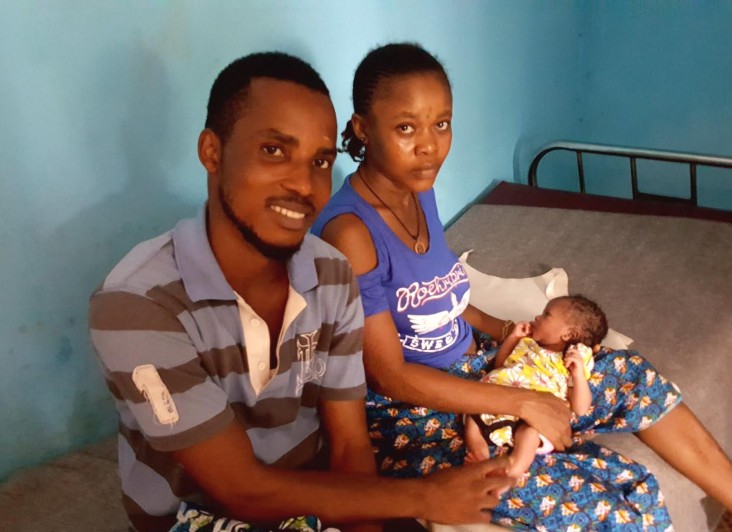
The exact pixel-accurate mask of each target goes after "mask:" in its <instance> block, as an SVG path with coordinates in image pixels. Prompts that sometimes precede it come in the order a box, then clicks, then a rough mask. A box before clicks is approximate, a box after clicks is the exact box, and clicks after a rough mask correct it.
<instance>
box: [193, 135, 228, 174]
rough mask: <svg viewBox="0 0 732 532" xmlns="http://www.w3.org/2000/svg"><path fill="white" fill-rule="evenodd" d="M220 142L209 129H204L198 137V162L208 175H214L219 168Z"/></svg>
mask: <svg viewBox="0 0 732 532" xmlns="http://www.w3.org/2000/svg"><path fill="white" fill-rule="evenodd" d="M222 148H223V147H222V145H221V140H220V139H219V136H218V135H217V134H216V133H214V132H213V131H212V130H210V129H208V128H207V129H204V130H203V131H201V134H200V135H198V160H199V161H201V164H202V165H203V167H204V168H205V169H206V172H208V173H209V174H216V173H218V171H219V168H220V166H221V150H222Z"/></svg>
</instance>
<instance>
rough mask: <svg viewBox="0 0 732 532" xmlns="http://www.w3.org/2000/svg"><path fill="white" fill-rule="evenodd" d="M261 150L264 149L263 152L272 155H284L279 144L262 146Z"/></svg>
mask: <svg viewBox="0 0 732 532" xmlns="http://www.w3.org/2000/svg"><path fill="white" fill-rule="evenodd" d="M262 151H264V153H266V154H267V155H271V156H272V157H282V156H283V155H284V153H283V152H282V149H281V148H280V147H279V146H271V145H267V146H262Z"/></svg>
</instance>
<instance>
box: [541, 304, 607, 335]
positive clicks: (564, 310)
mask: <svg viewBox="0 0 732 532" xmlns="http://www.w3.org/2000/svg"><path fill="white" fill-rule="evenodd" d="M531 326H532V327H531V328H532V331H531V336H532V337H533V338H534V340H536V341H537V342H538V343H539V344H540V345H542V346H546V347H548V346H552V345H562V346H563V347H566V346H567V345H570V344H576V343H579V342H581V343H583V344H585V345H586V346H588V347H593V346H595V345H597V344H599V343H600V342H601V341H602V339H603V338H605V335H607V331H608V326H607V318H606V317H605V313H604V312H603V311H602V309H601V308H600V307H599V306H598V305H597V303H595V302H594V301H591V300H590V299H587V298H586V297H584V296H582V295H572V296H562V297H557V298H554V299H552V300H551V301H549V302H548V303H547V305H546V308H545V309H544V312H543V313H542V314H540V315H539V316H536V318H534V321H533V322H531Z"/></svg>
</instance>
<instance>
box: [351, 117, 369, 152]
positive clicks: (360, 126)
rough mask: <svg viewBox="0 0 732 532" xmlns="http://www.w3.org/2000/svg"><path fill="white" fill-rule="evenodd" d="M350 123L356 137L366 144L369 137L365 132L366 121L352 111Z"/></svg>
mask: <svg viewBox="0 0 732 532" xmlns="http://www.w3.org/2000/svg"><path fill="white" fill-rule="evenodd" d="M351 125H352V126H353V132H354V133H355V134H356V137H358V139H359V140H360V141H361V142H362V143H363V144H364V145H366V144H368V142H369V138H368V135H367V133H366V129H367V128H366V121H365V120H364V118H363V117H362V116H361V115H359V114H356V113H353V114H352V115H351Z"/></svg>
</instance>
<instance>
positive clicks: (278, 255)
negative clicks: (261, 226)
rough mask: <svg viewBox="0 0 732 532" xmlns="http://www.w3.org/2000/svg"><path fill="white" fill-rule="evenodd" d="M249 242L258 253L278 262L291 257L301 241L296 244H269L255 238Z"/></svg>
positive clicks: (285, 260)
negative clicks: (254, 240)
mask: <svg viewBox="0 0 732 532" xmlns="http://www.w3.org/2000/svg"><path fill="white" fill-rule="evenodd" d="M249 243H250V244H252V245H253V246H254V247H255V248H256V250H257V251H259V253H261V254H262V255H263V256H265V257H266V258H268V259H270V260H275V261H278V262H287V261H288V260H290V259H291V258H292V256H293V255H294V254H295V253H297V252H298V251H300V247H301V246H302V243H303V241H302V240H301V241H300V242H298V243H296V244H290V245H281V244H271V243H269V242H265V241H263V240H259V239H258V240H257V241H256V242H252V241H251V240H250V241H249Z"/></svg>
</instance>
